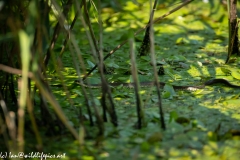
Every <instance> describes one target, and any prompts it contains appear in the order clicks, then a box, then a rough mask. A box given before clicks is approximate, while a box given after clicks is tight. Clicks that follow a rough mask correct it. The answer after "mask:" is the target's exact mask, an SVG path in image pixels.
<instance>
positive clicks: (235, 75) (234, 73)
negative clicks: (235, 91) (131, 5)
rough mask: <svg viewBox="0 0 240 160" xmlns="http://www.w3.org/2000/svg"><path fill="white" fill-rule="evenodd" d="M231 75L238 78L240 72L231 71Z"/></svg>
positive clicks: (239, 77)
mask: <svg viewBox="0 0 240 160" xmlns="http://www.w3.org/2000/svg"><path fill="white" fill-rule="evenodd" d="M232 76H233V77H234V78H236V79H240V73H239V72H238V71H237V70H233V71H232Z"/></svg>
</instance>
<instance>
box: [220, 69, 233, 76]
mask: <svg viewBox="0 0 240 160" xmlns="http://www.w3.org/2000/svg"><path fill="white" fill-rule="evenodd" d="M221 71H222V72H223V73H225V74H226V75H228V74H231V70H229V69H227V68H221Z"/></svg>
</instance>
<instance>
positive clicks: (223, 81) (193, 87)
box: [75, 79, 240, 91]
mask: <svg viewBox="0 0 240 160" xmlns="http://www.w3.org/2000/svg"><path fill="white" fill-rule="evenodd" d="M75 83H77V84H79V85H81V86H84V87H87V88H101V86H102V85H101V84H90V85H86V84H83V83H80V82H79V80H76V81H75ZM158 83H159V85H160V87H161V88H163V87H164V86H165V85H166V83H164V82H158ZM218 83H221V84H224V85H225V86H227V87H230V88H240V86H238V85H234V84H232V83H230V82H229V81H228V80H226V79H210V80H208V81H206V82H205V83H203V84H202V85H191V86H177V85H172V87H173V89H175V90H189V91H194V90H198V89H203V88H205V86H210V85H214V84H218ZM139 84H140V86H141V87H151V86H154V85H155V83H154V82H140V83H139ZM109 86H111V87H117V86H123V87H127V88H134V86H135V85H134V83H109Z"/></svg>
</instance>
